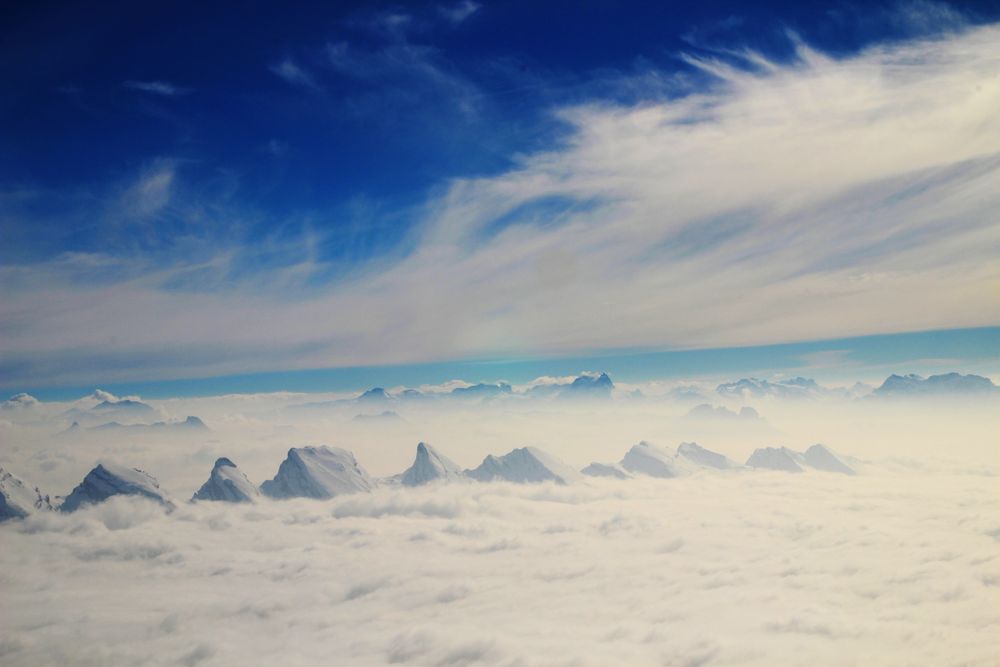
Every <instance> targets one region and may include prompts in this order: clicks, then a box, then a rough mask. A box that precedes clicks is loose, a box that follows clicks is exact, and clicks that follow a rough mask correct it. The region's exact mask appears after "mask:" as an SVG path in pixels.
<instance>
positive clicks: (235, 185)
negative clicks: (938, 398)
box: [0, 0, 1000, 397]
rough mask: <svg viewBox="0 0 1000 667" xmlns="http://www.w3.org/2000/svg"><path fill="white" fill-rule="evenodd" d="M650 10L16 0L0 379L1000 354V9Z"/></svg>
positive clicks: (968, 364) (3, 104)
mask: <svg viewBox="0 0 1000 667" xmlns="http://www.w3.org/2000/svg"><path fill="white" fill-rule="evenodd" d="M653 5H654V3H637V4H636V5H633V6H624V7H623V6H622V5H620V4H619V3H610V2H583V3H579V2H572V3H571V2H551V3H542V4H541V6H539V3H528V2H511V3H487V2H483V3H477V2H471V1H468V0H466V1H463V2H444V3H434V2H421V3H409V4H383V3H363V4H352V3H325V4H319V3H317V4H315V5H307V4H299V5H296V6H295V7H288V6H287V3H249V4H247V3H240V4H239V5H236V4H231V5H226V4H225V3H218V4H213V5H212V6H211V7H205V6H203V4H195V3H171V4H169V5H167V6H156V7H152V6H145V5H144V4H143V3H140V4H135V3H106V4H102V5H101V6H100V7H98V8H95V7H83V6H68V5H66V4H65V3H62V4H60V3H22V4H21V5H20V6H18V7H14V8H12V9H9V10H8V12H7V15H6V17H5V21H4V22H3V23H4V25H3V27H2V28H0V31H2V32H3V39H2V40H0V44H2V45H0V56H2V57H0V85H2V86H3V91H4V92H3V95H0V127H3V128H4V130H3V132H2V134H0V237H2V243H0V290H2V292H0V294H2V296H0V387H3V388H5V389H9V390H10V391H21V390H26V389H31V390H33V391H39V392H43V393H44V392H50V395H52V396H53V397H55V396H63V397H67V396H68V395H69V394H68V392H69V391H70V388H77V387H87V386H89V387H93V386H96V385H108V386H113V387H116V388H133V389H135V388H138V389H144V390H145V389H151V390H154V393H155V392H156V391H168V390H169V391H174V392H177V393H179V394H185V393H205V392H209V391H214V390H217V389H225V390H227V391H231V390H244V391H258V390H273V389H280V388H284V389H302V388H315V389H336V388H342V386H343V385H345V384H346V383H347V382H348V381H350V382H355V380H356V386H364V385H370V384H378V383H384V384H394V383H398V382H403V381H405V380H404V379H401V378H406V379H409V378H414V379H415V378H416V377H418V376H423V378H425V379H422V381H426V382H433V381H443V380H446V379H450V378H451V377H455V376H456V375H459V374H462V375H464V376H466V377H468V378H469V379H484V380H489V379H500V378H507V379H520V378H526V377H527V376H528V375H529V374H536V375H538V374H543V373H562V372H566V373H569V372H577V371H582V370H589V369H598V370H609V372H610V371H614V370H616V369H617V370H618V371H619V372H620V373H624V374H625V376H626V377H629V378H632V379H644V378H640V377H639V376H641V375H642V374H643V373H645V374H646V375H650V374H659V375H664V376H666V375H670V374H671V373H676V372H678V369H687V368H690V369H691V370H690V373H691V374H692V375H697V374H699V373H701V374H704V373H706V372H709V371H712V370H713V369H718V371H719V372H720V373H721V372H729V371H732V372H742V371H745V370H755V369H760V368H765V367H769V368H771V369H772V370H778V371H784V370H786V369H799V368H803V367H805V368H807V369H812V370H814V371H817V372H819V373H820V374H822V373H824V372H826V373H829V374H831V375H834V374H836V373H834V371H832V370H830V367H831V365H833V366H838V365H839V362H838V360H840V361H844V360H847V361H850V362H851V364H854V365H852V366H849V368H852V369H853V368H858V369H859V370H858V375H862V376H864V375H865V374H866V373H868V374H870V373H872V372H873V369H877V371H878V372H882V371H883V370H891V371H895V370H899V371H902V372H910V371H922V370H925V369H930V370H934V369H944V368H949V369H950V367H954V368H960V369H964V370H967V371H970V372H971V371H974V370H977V369H985V370H984V372H987V373H989V372H993V373H996V372H998V371H997V366H998V362H997V360H998V359H1000V329H998V328H997V325H1000V262H998V261H997V258H998V257H1000V224H998V222H997V218H996V211H997V210H1000V194H998V193H1000V117H998V116H997V114H996V109H997V108H1000V25H998V21H1000V6H998V5H997V4H996V3H990V2H979V3H975V2H973V3H948V4H945V3H938V2H929V1H919V2H891V3H880V2H875V3H845V2H826V3H824V2H817V3H794V2H767V3H753V4H752V5H749V4H748V3H738V2H699V3H669V4H668V3H660V4H659V5H657V6H653ZM921 332H925V333H921ZM926 332H930V333H926ZM803 346H804V347H803ZM736 350H741V351H740V352H735V351H736ZM803 355H806V357H805V360H804V361H803ZM809 355H812V356H809ZM831 362H833V363H832V364H831ZM484 365H485V366H486V367H488V368H489V369H492V370H482V369H483V367H484ZM571 365H572V366H574V368H569V366H571ZM330 369H353V370H330ZM317 373H318V374H317ZM840 374H841V375H842V374H843V373H840ZM470 376H475V377H470ZM645 379H648V378H645ZM414 383H416V382H415V381H414Z"/></svg>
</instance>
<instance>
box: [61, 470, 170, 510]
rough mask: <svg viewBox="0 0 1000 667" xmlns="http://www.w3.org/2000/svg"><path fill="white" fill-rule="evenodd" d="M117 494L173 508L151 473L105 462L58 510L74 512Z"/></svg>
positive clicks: (85, 479) (92, 472)
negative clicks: (146, 499) (141, 498)
mask: <svg viewBox="0 0 1000 667" xmlns="http://www.w3.org/2000/svg"><path fill="white" fill-rule="evenodd" d="M118 495H128V496H143V497H145V498H149V499H150V500H155V501H156V502H158V503H160V504H161V505H163V506H164V507H167V508H168V509H173V507H174V504H173V502H171V501H170V499H169V498H168V497H167V495H166V494H165V493H164V492H163V490H162V489H160V484H159V482H157V481H156V479H155V478H154V477H153V476H152V475H150V474H149V473H146V472H144V471H142V470H139V469H138V468H129V467H127V466H122V465H118V464H116V463H111V462H102V463H98V464H97V465H96V466H95V467H94V469H93V470H91V471H90V472H89V473H87V476H86V477H84V478H83V481H82V482H80V484H78V485H77V487H76V488H75V489H73V491H72V492H71V493H70V494H69V495H68V496H66V500H64V501H63V504H62V505H61V506H60V507H59V510H60V511H62V512H73V511H76V510H77V509H79V508H80V507H83V506H84V505H90V504H93V503H99V502H102V501H104V500H107V499H108V498H110V497H111V496H118Z"/></svg>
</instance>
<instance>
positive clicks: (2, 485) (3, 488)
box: [0, 468, 52, 521]
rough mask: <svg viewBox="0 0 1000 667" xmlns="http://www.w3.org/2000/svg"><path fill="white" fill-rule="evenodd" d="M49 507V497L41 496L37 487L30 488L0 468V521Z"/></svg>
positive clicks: (50, 506) (17, 517)
mask: <svg viewBox="0 0 1000 667" xmlns="http://www.w3.org/2000/svg"><path fill="white" fill-rule="evenodd" d="M51 509H52V504H51V503H50V502H49V497H48V496H43V495H42V492H41V491H39V490H38V487H35V488H34V489H32V488H30V487H29V486H28V485H26V484H25V483H24V482H22V481H21V480H20V479H18V478H17V477H14V475H12V474H10V473H9V472H7V471H6V470H4V469H3V468H0V521H7V520H8V519H23V518H24V517H26V516H28V515H29V514H31V513H32V512H36V511H39V510H51Z"/></svg>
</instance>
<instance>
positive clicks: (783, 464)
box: [747, 447, 803, 472]
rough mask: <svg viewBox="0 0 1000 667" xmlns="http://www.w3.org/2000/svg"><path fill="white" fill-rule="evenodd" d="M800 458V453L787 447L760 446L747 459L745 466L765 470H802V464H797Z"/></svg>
mask: <svg viewBox="0 0 1000 667" xmlns="http://www.w3.org/2000/svg"><path fill="white" fill-rule="evenodd" d="M801 460H802V455H801V454H799V453H798V452H795V451H792V450H791V449H788V448H787V447H761V448H760V449H757V450H755V451H754V453H753V454H751V455H750V458H749V459H747V466H749V467H751V468H764V469H766V470H784V471H785V472H803V470H802V466H801V465H799V463H800V461H801Z"/></svg>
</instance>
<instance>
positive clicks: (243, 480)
mask: <svg viewBox="0 0 1000 667" xmlns="http://www.w3.org/2000/svg"><path fill="white" fill-rule="evenodd" d="M258 497H260V491H258V490H257V487H256V486H254V485H253V483H252V482H251V481H250V480H249V479H247V476H246V475H244V474H243V473H242V472H241V471H240V469H239V468H237V467H236V464H235V463H233V462H232V461H230V460H229V459H227V458H225V457H223V458H220V459H218V460H216V462H215V465H214V466H213V467H212V472H211V474H210V475H209V476H208V481H207V482H205V483H204V484H202V485H201V488H200V489H198V491H197V492H196V493H195V494H194V496H192V497H191V500H219V501H222V502H227V503H249V502H253V501H255V500H256V499H257V498H258Z"/></svg>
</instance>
